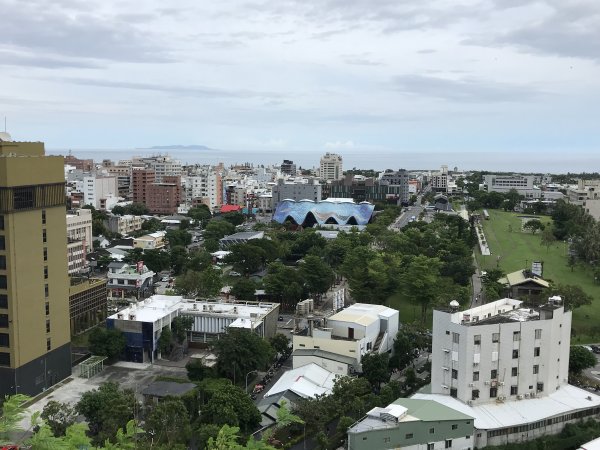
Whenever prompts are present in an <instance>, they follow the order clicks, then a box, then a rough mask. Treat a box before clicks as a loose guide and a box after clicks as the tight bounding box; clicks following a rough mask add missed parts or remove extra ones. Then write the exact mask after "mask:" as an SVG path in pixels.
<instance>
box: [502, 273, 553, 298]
mask: <svg viewBox="0 0 600 450" xmlns="http://www.w3.org/2000/svg"><path fill="white" fill-rule="evenodd" d="M498 283H500V284H502V285H504V286H505V287H506V290H507V293H508V295H509V296H510V297H512V298H525V297H532V296H539V295H540V294H541V293H542V291H543V290H544V289H548V288H549V287H550V283H548V282H547V281H546V280H544V279H543V278H541V277H538V276H537V275H535V274H533V273H532V272H531V270H517V271H516V272H512V273H509V274H506V276H505V277H502V278H500V279H499V280H498Z"/></svg>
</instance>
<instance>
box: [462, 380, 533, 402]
mask: <svg viewBox="0 0 600 450" xmlns="http://www.w3.org/2000/svg"><path fill="white" fill-rule="evenodd" d="M529 389H533V385H531V386H529ZM454 390H455V391H456V389H454ZM536 391H537V392H544V383H537V385H536ZM479 393H480V392H479V389H473V390H472V391H471V399H472V400H477V399H478V398H479ZM455 394H456V393H455ZM518 394H519V387H518V386H514V385H513V386H511V387H510V395H518ZM450 395H452V389H451V390H450ZM452 396H453V397H456V395H452ZM496 397H498V388H497V387H491V388H490V398H496Z"/></svg>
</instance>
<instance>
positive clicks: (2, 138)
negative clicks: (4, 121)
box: [0, 131, 12, 142]
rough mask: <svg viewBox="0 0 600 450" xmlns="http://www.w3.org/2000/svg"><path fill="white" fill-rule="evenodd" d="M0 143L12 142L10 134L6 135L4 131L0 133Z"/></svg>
mask: <svg viewBox="0 0 600 450" xmlns="http://www.w3.org/2000/svg"><path fill="white" fill-rule="evenodd" d="M0 142H12V138H11V137H10V134H8V133H6V132H5V131H0Z"/></svg>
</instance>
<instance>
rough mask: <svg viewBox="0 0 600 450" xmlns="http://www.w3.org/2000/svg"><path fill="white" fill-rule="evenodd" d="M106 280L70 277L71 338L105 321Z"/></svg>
mask: <svg viewBox="0 0 600 450" xmlns="http://www.w3.org/2000/svg"><path fill="white" fill-rule="evenodd" d="M106 283H107V280H106V279H99V278H88V277H71V286H70V288H69V317H70V319H71V336H76V335H78V334H81V333H83V332H85V331H86V330H89V329H90V328H92V327H94V326H96V325H98V324H99V323H101V322H103V321H104V320H105V319H106V310H107V295H108V293H107V290H106Z"/></svg>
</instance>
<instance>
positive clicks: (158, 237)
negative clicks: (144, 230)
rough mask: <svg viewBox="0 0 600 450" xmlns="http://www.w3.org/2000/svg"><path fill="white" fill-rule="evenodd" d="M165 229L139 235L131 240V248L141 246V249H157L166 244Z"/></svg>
mask: <svg viewBox="0 0 600 450" xmlns="http://www.w3.org/2000/svg"><path fill="white" fill-rule="evenodd" d="M166 236H167V232H166V231H155V232H154V233H150V234H146V235H144V236H140V237H138V238H135V239H134V240H133V248H141V249H142V250H158V249H160V248H164V247H165V246H166V245H167V241H166Z"/></svg>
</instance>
